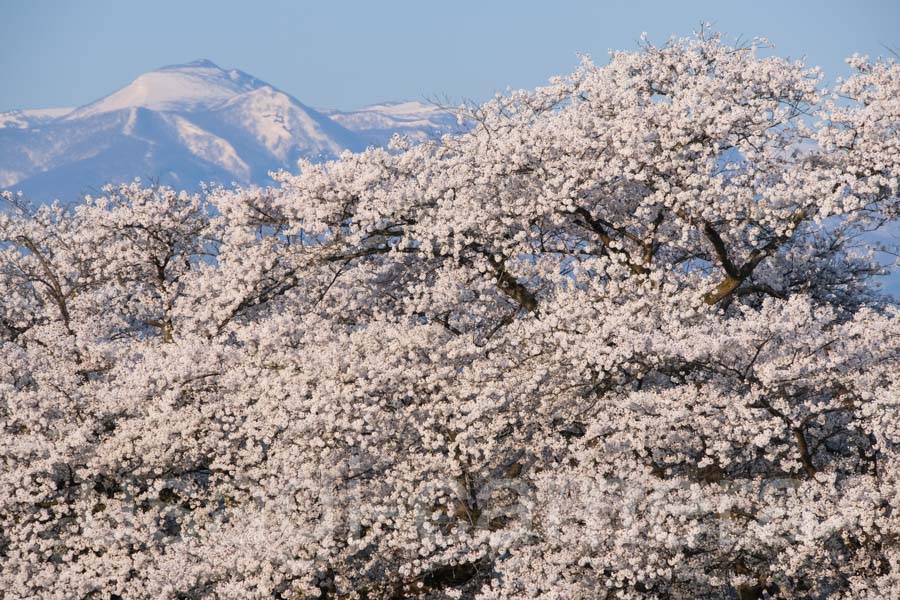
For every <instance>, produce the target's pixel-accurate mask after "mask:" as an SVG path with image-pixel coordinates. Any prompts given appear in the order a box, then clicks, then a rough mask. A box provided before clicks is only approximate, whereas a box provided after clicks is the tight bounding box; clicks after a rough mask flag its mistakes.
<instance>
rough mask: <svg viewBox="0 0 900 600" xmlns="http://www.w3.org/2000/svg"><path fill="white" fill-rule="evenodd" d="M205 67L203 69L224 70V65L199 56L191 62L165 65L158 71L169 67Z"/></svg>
mask: <svg viewBox="0 0 900 600" xmlns="http://www.w3.org/2000/svg"><path fill="white" fill-rule="evenodd" d="M185 67H187V68H190V67H194V68H203V69H219V70H223V69H222V67H220V66H219V65H217V64H216V63H214V62H213V61H211V60H209V59H208V58H198V59H197V60H192V61H191V62H186V63H181V64H175V65H167V66H165V67H161V68H159V69H157V71H164V70H169V69H183V68H185Z"/></svg>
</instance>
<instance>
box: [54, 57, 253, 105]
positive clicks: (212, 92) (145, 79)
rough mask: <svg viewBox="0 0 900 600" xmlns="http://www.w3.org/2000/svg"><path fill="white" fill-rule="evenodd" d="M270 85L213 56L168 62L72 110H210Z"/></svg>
mask: <svg viewBox="0 0 900 600" xmlns="http://www.w3.org/2000/svg"><path fill="white" fill-rule="evenodd" d="M266 85H268V84H267V83H266V82H264V81H260V80H259V79H257V78H255V77H253V76H252V75H248V74H247V73H244V72H243V71H239V70H237V69H231V70H228V71H226V70H225V69H222V68H221V67H219V66H218V65H216V64H215V63H214V62H212V61H211V60H209V59H205V58H201V59H198V60H195V61H192V62H189V63H185V64H180V65H168V66H165V67H162V68H159V69H156V70H155V71H149V72H147V73H144V74H143V75H140V76H138V77H137V78H136V79H135V80H134V81H132V82H131V83H129V84H128V85H127V86H125V87H123V88H121V89H120V90H118V91H116V92H113V93H112V94H110V95H109V96H106V97H104V98H101V99H100V100H97V101H96V102H92V103H91V104H88V105H86V106H82V107H81V108H79V109H77V110H75V111H73V112H72V113H70V114H69V115H68V116H67V117H66V118H67V119H69V120H71V119H80V118H84V117H88V116H92V115H97V114H102V113H108V112H114V111H117V110H123V109H127V108H147V109H150V110H156V111H162V112H193V111H196V110H206V109H210V108H213V107H215V106H217V105H221V104H223V103H224V102H227V101H228V100H230V99H232V98H234V97H235V96H239V95H240V94H244V93H246V92H249V91H252V90H255V89H258V88H260V87H263V86H266Z"/></svg>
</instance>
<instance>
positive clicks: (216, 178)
mask: <svg viewBox="0 0 900 600" xmlns="http://www.w3.org/2000/svg"><path fill="white" fill-rule="evenodd" d="M455 123H456V119H455V117H453V116H452V115H449V114H448V113H445V112H442V111H441V110H440V109H438V108H437V107H434V106H430V105H426V104H423V103H420V102H414V101H413V102H386V103H380V104H375V105H371V106H369V107H363V108H362V109H359V110H356V111H337V110H330V109H315V108H312V107H310V106H308V105H306V104H304V103H302V102H301V101H300V100H298V99H297V98H295V97H293V96H292V95H290V94H289V93H287V92H285V91H283V90H280V89H278V88H277V87H275V86H273V85H271V84H269V83H267V82H265V81H263V80H261V79H258V78H256V77H255V76H253V75H251V74H249V73H246V72H244V71H241V70H239V69H233V68H231V69H225V68H222V67H220V66H218V65H217V64H216V63H214V62H213V61H211V60H209V59H197V60H194V61H191V62H188V63H183V64H175V65H167V66H164V67H160V68H159V69H155V70H153V71H148V72H147V73H143V74H141V75H139V76H137V77H136V78H135V79H133V80H132V81H131V82H130V83H129V84H128V85H126V86H124V87H122V88H120V89H118V90H116V91H114V92H112V93H110V94H107V95H106V96H103V97H101V98H98V99H97V100H94V101H92V102H89V103H87V104H85V105H82V106H80V107H75V108H59V109H24V110H15V111H7V112H4V113H0V188H4V189H11V190H16V191H19V190H21V191H22V192H23V193H24V194H25V195H26V196H28V197H30V198H32V199H34V200H36V201H38V202H45V201H50V200H53V199H61V200H63V201H66V202H69V201H74V200H75V199H77V197H78V196H79V195H81V194H84V193H91V192H93V193H96V190H97V189H99V188H100V187H102V186H103V185H105V184H106V183H118V182H124V181H131V180H133V179H134V178H135V177H141V178H142V179H150V180H152V181H155V182H159V183H162V184H168V185H174V186H178V187H181V188H186V189H192V188H196V187H198V186H199V185H200V183H201V182H202V183H220V184H223V185H230V184H232V183H237V184H241V185H266V184H269V183H271V179H270V178H269V173H270V172H272V171H277V170H282V169H284V170H288V171H293V172H295V171H296V169H297V161H298V160H299V159H301V158H304V159H308V160H312V161H322V160H328V159H333V158H336V157H337V156H339V155H340V154H341V153H342V152H344V151H348V150H349V151H352V152H358V151H361V150H363V149H365V148H366V147H367V146H371V145H375V146H381V145H385V144H387V142H388V141H389V140H390V138H391V136H393V135H394V134H395V133H400V134H402V135H406V136H408V137H409V138H410V139H411V140H412V141H414V142H419V141H423V140H425V139H428V138H432V137H438V136H440V135H442V134H443V133H446V132H448V131H451V130H452V129H453V127H454V126H455Z"/></svg>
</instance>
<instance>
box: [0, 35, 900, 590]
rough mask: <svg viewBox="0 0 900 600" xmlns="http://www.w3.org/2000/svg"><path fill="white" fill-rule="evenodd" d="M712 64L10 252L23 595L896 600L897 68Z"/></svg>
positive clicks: (6, 395) (6, 514)
mask: <svg viewBox="0 0 900 600" xmlns="http://www.w3.org/2000/svg"><path fill="white" fill-rule="evenodd" d="M849 62H850V64H851V66H852V67H853V68H854V69H855V74H854V75H852V77H849V78H848V79H846V80H845V81H842V82H839V83H838V84H837V85H836V86H835V87H834V89H831V90H824V89H823V77H822V75H821V73H820V72H819V71H818V70H817V69H810V68H807V67H805V66H804V65H803V64H801V63H799V62H793V61H790V60H787V59H784V58H780V57H778V56H774V55H771V54H770V53H767V52H764V51H763V50H762V49H758V48H757V47H756V46H755V44H748V45H746V46H737V47H735V46H734V45H729V44H728V43H726V42H725V41H724V40H723V39H721V37H720V36H719V35H717V34H715V33H709V32H701V33H699V34H698V35H696V36H695V37H691V38H686V39H678V40H671V41H670V42H668V43H666V44H665V45H662V46H654V45H652V44H651V43H649V42H647V41H644V42H643V43H642V45H641V48H640V50H639V51H636V52H616V53H613V54H611V57H610V60H609V63H608V64H607V65H604V66H598V65H595V64H594V63H592V62H591V61H590V60H584V61H583V62H582V63H581V65H580V66H579V67H578V68H577V69H576V70H575V71H574V72H573V73H571V74H569V75H567V76H565V77H560V78H557V79H554V80H552V81H551V82H550V83H549V84H548V85H547V86H546V87H542V88H539V89H536V90H533V91H516V92H509V93H507V94H503V95H498V96H497V97H496V98H494V99H493V100H491V101H489V102H487V103H485V104H483V105H480V106H473V107H471V108H470V109H469V110H470V112H469V114H468V116H467V118H468V119H470V120H471V121H472V123H473V127H472V128H471V130H470V131H468V132H466V133H464V134H461V135H456V136H446V137H444V138H443V139H441V140H439V141H434V142H429V143H422V144H417V145H410V144H407V143H406V142H405V140H403V139H399V138H397V139H395V141H394V143H393V144H392V147H391V148H388V149H376V148H371V149H369V150H367V151H366V152H363V153H359V154H349V153H348V154H345V155H344V156H342V157H341V158H340V159H339V160H336V161H332V162H328V163H324V164H310V163H304V164H302V165H301V169H300V172H299V174H297V175H289V174H282V175H280V184H279V185H278V186H276V187H272V188H266V189H239V188H238V189H222V188H211V189H208V190H206V191H205V192H203V193H201V194H188V193H185V192H177V191H175V190H172V189H167V188H162V187H145V186H142V185H141V184H139V183H134V184H129V185H120V186H114V187H109V188H107V189H106V191H105V192H104V193H103V194H102V195H101V196H100V197H96V198H86V199H85V200H84V201H83V202H81V203H80V204H78V205H76V206H74V207H63V206H60V205H44V206H37V207H35V206H30V205H28V204H27V203H26V202H25V201H24V200H23V199H21V198H19V197H17V196H14V195H11V194H6V200H7V201H8V203H9V208H8V210H6V211H5V212H3V213H2V214H0V240H2V245H0V298H2V301H0V420H2V425H3V435H2V436H0V465H2V468H0V589H4V590H5V591H6V593H7V594H9V597H22V598H25V597H59V598H143V597H148V598H150V597H153V598H176V597H177V598H197V599H199V598H257V597H259V598H269V597H284V598H393V597H398V598H399V597H423V598H454V597H456V598H462V597H466V598H468V597H477V598H520V597H542V598H604V597H605V598H670V597H680V598H684V597H721V598H741V599H747V598H763V597H773V598H797V597H817V598H824V597H828V598H873V599H874V598H888V597H897V596H898V595H900V520H898V514H897V510H896V508H897V507H898V506H900V411H898V402H900V378H898V376H897V374H898V372H900V320H898V312H897V308H896V306H895V303H894V302H893V301H892V300H891V299H890V298H889V297H887V296H886V295H884V294H883V293H882V292H881V291H880V290H879V287H878V285H877V278H876V276H877V275H879V274H881V273H882V272H883V271H884V268H883V267H882V266H881V265H879V263H878V262H877V260H876V257H875V255H874V253H873V251H872V250H871V249H867V248H866V247H865V245H864V244H862V243H861V239H862V237H861V236H863V235H864V234H865V233H866V232H869V231H872V230H873V229H876V228H878V227H882V226H884V225H885V224H892V223H895V222H896V220H897V217H898V212H900V203H898V191H900V135H898V126H900V65H898V64H897V63H896V62H894V61H893V60H878V61H872V60H869V59H868V58H865V57H853V58H852V59H850V61H849Z"/></svg>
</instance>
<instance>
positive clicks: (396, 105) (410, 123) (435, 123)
mask: <svg viewBox="0 0 900 600" xmlns="http://www.w3.org/2000/svg"><path fill="white" fill-rule="evenodd" d="M322 112H323V113H324V114H326V115H328V116H329V117H331V118H332V119H333V120H335V121H337V122H338V123H340V124H341V125H343V126H344V127H346V128H347V129H350V130H352V131H355V132H357V133H358V134H360V135H361V136H363V137H364V138H365V139H366V141H367V142H369V143H370V144H374V145H377V146H384V145H386V144H387V143H388V142H389V141H390V140H391V136H393V135H394V134H395V133H399V134H402V135H405V136H407V137H408V138H409V139H410V140H412V141H415V142H422V141H425V140H426V139H429V138H434V137H440V136H441V135H442V134H444V133H450V132H453V131H456V130H457V129H458V128H459V124H458V123H457V119H456V115H454V114H453V113H452V112H450V111H448V110H446V109H443V108H441V107H439V106H435V105H431V104H423V103H422V102H385V103H383V104H373V105H371V106H366V107H365V108H362V109H360V110H355V111H349V112H344V111H339V110H323V111H322Z"/></svg>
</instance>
